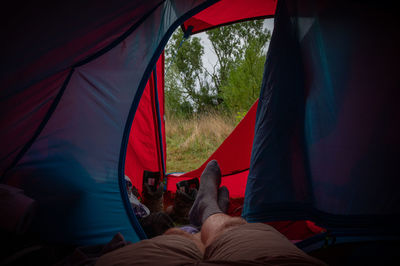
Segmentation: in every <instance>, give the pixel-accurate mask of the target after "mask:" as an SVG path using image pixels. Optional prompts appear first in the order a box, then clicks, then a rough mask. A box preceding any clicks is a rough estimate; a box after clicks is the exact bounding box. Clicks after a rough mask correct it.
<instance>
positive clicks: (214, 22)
mask: <svg viewBox="0 0 400 266" xmlns="http://www.w3.org/2000/svg"><path fill="white" fill-rule="evenodd" d="M276 3H277V0H247V1H243V0H221V1H219V2H217V3H216V4H214V5H212V6H211V7H209V8H207V9H205V10H203V11H202V12H200V13H198V14H196V15H195V16H193V17H191V18H190V19H188V20H186V21H185V23H184V24H183V25H182V28H183V31H186V30H187V29H188V27H190V26H192V27H193V29H192V31H191V33H192V34H193V33H198V32H201V31H205V30H209V29H212V28H215V27H217V26H221V25H225V24H231V23H234V22H239V21H244V20H250V19H259V18H267V17H273V15H274V14H275V9H276Z"/></svg>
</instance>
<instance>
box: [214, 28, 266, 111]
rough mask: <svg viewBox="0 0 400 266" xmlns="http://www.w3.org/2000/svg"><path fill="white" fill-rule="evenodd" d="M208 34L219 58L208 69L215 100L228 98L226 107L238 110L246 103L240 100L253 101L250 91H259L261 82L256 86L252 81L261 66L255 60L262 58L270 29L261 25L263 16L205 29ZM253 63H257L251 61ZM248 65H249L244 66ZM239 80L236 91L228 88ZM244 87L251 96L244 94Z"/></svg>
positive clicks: (256, 79)
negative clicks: (258, 18) (215, 94)
mask: <svg viewBox="0 0 400 266" xmlns="http://www.w3.org/2000/svg"><path fill="white" fill-rule="evenodd" d="M207 35H208V38H209V39H210V41H211V45H212V48H213V50H214V52H215V54H216V55H217V58H218V65H217V66H215V67H214V72H213V73H209V75H210V76H211V77H212V80H213V82H214V86H215V88H216V91H217V95H218V103H222V102H225V101H228V102H227V103H225V107H228V109H230V110H232V111H234V110H241V109H242V108H245V106H248V104H244V103H243V101H247V102H254V100H253V99H254V97H253V95H254V94H258V91H259V87H260V85H261V84H258V86H257V85H255V83H257V82H258V80H259V72H261V75H262V69H263V64H261V65H260V64H259V62H258V60H259V59H261V60H262V62H263V61H264V59H263V57H264V55H265V54H264V53H263V48H264V46H265V44H266V42H267V41H268V40H269V39H270V37H271V35H270V32H269V31H268V30H266V29H264V28H263V20H253V21H247V22H242V23H237V24H233V25H229V26H225V27H220V28H216V29H213V30H210V31H208V32H207ZM253 63H256V65H255V66H254V65H251V64H253ZM250 65H251V68H252V69H251V70H247V69H246V67H249V66H250ZM255 68H259V69H257V70H256V69H255ZM242 71H245V73H242ZM241 79H244V80H243V81H241ZM249 82H250V84H251V86H249V87H248V88H247V89H246V87H245V86H244V85H245V84H246V83H249ZM239 84H240V86H241V87H240V88H239V89H236V91H235V92H232V93H231V92H229V91H228V90H230V89H232V88H234V86H236V85H239ZM239 91H240V93H239ZM246 91H247V92H248V94H250V96H248V95H246ZM253 91H254V92H253ZM255 91H257V93H255ZM235 97H236V98H235ZM249 97H250V99H248V100H246V98H249ZM235 101H238V103H236V102H235ZM248 107H250V106H248ZM238 108H239V109H238Z"/></svg>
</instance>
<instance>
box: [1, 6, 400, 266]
mask: <svg viewBox="0 0 400 266" xmlns="http://www.w3.org/2000/svg"><path fill="white" fill-rule="evenodd" d="M92 5H93V3H91V1H84V2H81V1H67V2H65V1H64V2H59V3H57V4H53V5H49V4H48V3H45V1H37V2H35V3H27V4H24V5H22V6H20V5H16V4H12V5H10V6H9V7H7V12H6V13H7V14H6V16H4V17H2V19H5V21H4V23H3V25H7V26H6V27H3V28H2V31H4V32H3V36H7V41H5V42H2V44H1V45H2V50H3V51H4V53H3V57H2V71H1V76H0V84H1V86H0V88H1V94H0V100H1V104H0V108H1V111H0V113H1V119H0V122H1V132H0V134H1V138H0V139H1V149H0V170H1V177H2V183H3V184H4V185H7V186H11V187H13V188H16V189H17V190H16V191H19V192H18V193H21V191H23V192H24V193H25V195H26V196H27V197H29V198H31V199H33V200H34V201H35V202H36V211H35V213H34V216H33V217H32V222H31V224H30V227H29V233H30V234H32V235H34V236H36V237H39V238H40V239H41V241H45V242H46V243H56V244H66V245H75V246H82V245H95V244H101V243H107V242H108V241H110V239H111V238H112V237H113V236H114V235H115V234H116V233H117V232H120V233H121V234H122V235H123V236H124V237H125V238H126V239H127V240H128V241H131V242H137V241H140V240H141V239H144V238H146V235H145V234H144V232H143V229H142V228H141V226H140V224H139V222H138V220H137V219H136V217H135V216H134V214H133V212H132V209H131V207H130V204H129V200H128V195H127V193H126V187H125V181H124V175H125V174H126V175H127V176H129V177H130V178H131V181H132V183H133V184H134V185H135V187H137V188H138V189H140V188H141V185H142V182H143V181H142V180H141V178H142V177H143V173H144V171H147V172H151V173H156V172H158V173H160V178H161V179H164V178H166V179H167V181H168V182H167V187H166V190H167V192H168V191H174V190H175V189H176V183H177V182H179V181H180V180H185V179H191V178H194V177H199V176H200V174H201V171H202V170H203V168H204V165H203V166H201V167H200V168H199V169H197V170H194V171H191V172H188V173H184V174H182V175H177V174H175V175H169V176H166V175H165V152H166V147H165V129H164V121H163V119H162V118H163V113H164V95H163V86H164V85H163V83H164V80H163V79H164V74H163V73H164V62H163V60H164V57H163V49H164V47H165V45H166V43H167V41H168V39H169V38H170V36H171V35H172V33H173V31H174V30H175V29H176V28H177V27H179V26H181V27H182V29H183V30H184V31H185V32H186V34H196V33H198V32H202V31H205V30H207V29H211V28H214V27H217V26H221V25H226V24H230V23H234V22H238V21H244V20H246V19H254V18H268V17H274V18H275V20H274V31H273V34H272V38H271V42H270V45H269V50H268V54H267V57H266V63H265V69H264V77H263V83H262V85H261V92H260V97H259V101H258V103H257V105H255V106H253V107H252V109H251V110H250V111H249V112H248V113H249V114H248V116H249V117H246V118H245V119H243V121H242V122H241V123H240V124H239V125H238V127H237V128H236V129H235V130H234V132H233V133H232V134H231V135H230V136H229V137H228V138H227V140H226V141H225V142H224V143H223V144H222V145H221V147H219V148H218V149H217V150H216V152H215V153H214V154H213V155H212V156H211V157H210V159H217V160H218V162H219V164H220V166H221V170H222V175H223V181H222V182H223V185H226V186H227V187H228V188H229V190H230V192H231V197H232V200H233V199H234V198H241V199H243V203H241V202H240V201H239V202H236V203H237V206H238V207H237V208H235V210H236V211H237V212H239V211H240V210H241V212H240V213H241V215H242V216H243V217H244V218H245V219H246V220H247V221H249V222H268V223H275V224H274V225H275V226H276V228H278V229H279V230H280V231H281V232H284V233H285V230H286V234H287V235H288V233H289V231H291V230H292V229H293V230H294V231H295V232H301V230H302V228H303V229H304V228H306V229H307V230H308V232H310V235H311V234H312V235H314V234H316V235H315V236H314V237H311V238H307V236H308V235H307V236H303V237H305V238H306V239H304V238H302V237H300V236H293V237H290V238H291V239H292V240H302V241H299V242H298V243H296V244H297V245H298V246H299V247H301V248H302V249H303V250H305V251H307V252H315V251H313V250H316V251H321V250H323V251H324V252H325V251H326V252H325V253H324V252H320V253H319V255H320V256H321V257H324V259H326V261H327V262H328V263H329V262H332V263H333V264H335V263H336V264H341V262H342V264H343V260H342V261H341V262H339V261H334V260H333V258H335V259H338V258H339V257H340V256H335V254H342V255H343V254H344V255H343V256H342V257H341V258H345V259H348V260H347V262H349V261H350V262H351V261H353V262H354V261H357V262H360V261H366V262H371V261H374V257H373V256H372V254H371V253H370V252H366V251H367V250H370V249H373V250H375V251H376V252H378V253H379V254H381V255H382V256H380V257H379V256H378V257H379V259H381V260H386V259H387V258H389V259H390V258H393V257H394V256H395V253H394V252H393V247H398V245H399V235H400V233H399V229H398V224H399V222H400V210H399V206H400V204H399V202H400V195H399V193H398V185H399V181H398V176H399V175H398V169H397V165H398V158H400V154H399V151H400V142H399V137H398V136H399V135H400V134H399V131H400V129H399V125H400V123H399V122H400V111H399V110H400V109H399V108H398V104H397V101H398V99H399V98H400V97H399V96H400V95H399V90H398V84H400V83H399V76H398V73H397V65H398V62H399V59H400V55H399V52H398V47H399V46H400V40H399V36H398V34H397V31H398V28H397V26H396V25H397V23H396V22H397V16H396V13H395V10H396V9H395V8H394V7H393V6H392V3H391V2H390V1H383V2H380V3H379V4H377V3H375V2H372V1H329V0H327V1H284V0H280V1H275V0H246V1H244V0H230V1H228V0H220V1H216V0H195V1H184V0H165V1H157V0H154V1H153V0H149V1H129V2H126V1H119V0H116V1H112V2H110V3H107V5H103V6H101V5H99V4H97V5H96V8H93V6H92ZM77 10H79V11H80V13H79V14H80V15H79V16H76V15H75V14H76V11H77ZM205 163H207V162H205ZM16 193H17V192H16ZM18 193H17V194H18ZM18 202H19V203H22V202H23V201H15V203H14V204H15V205H12V206H25V207H26V206H27V205H29V202H30V201H25V205H23V204H22V205H17V204H18ZM5 206H6V204H3V203H2V205H1V207H2V208H5ZM7 206H9V205H7ZM241 206H242V207H241ZM21 208H22V207H21ZM241 208H242V209H241ZM13 209H14V210H18V207H15V208H13ZM21 210H22V209H21ZM9 212H10V213H9ZM4 213H7V215H8V214H9V215H8V216H9V218H11V217H16V216H12V215H17V213H18V212H13V213H12V214H11V210H10V207H9V208H8V209H7V208H5V210H4ZM4 221H5V220H2V226H3V225H4V226H9V227H7V228H8V229H10V228H11V229H10V230H11V231H12V230H13V229H12V226H14V225H13V224H12V223H7V224H6V223H4ZM7 221H11V219H9V220H7ZM296 221H303V222H296ZM307 221H313V222H314V223H315V224H316V225H317V227H314V224H313V223H311V222H307ZM5 224H6V225H5ZM2 228H3V227H2ZM320 228H325V229H324V230H326V231H325V232H324V233H322V234H320V233H319V230H320ZM14 229H15V228H14ZM289 229H290V230H289ZM299 235H300V234H299ZM299 238H300V239H299ZM324 247H327V249H324ZM344 251H346V252H344ZM314 254H315V253H314ZM360 254H362V255H360ZM317 255H318V254H317Z"/></svg>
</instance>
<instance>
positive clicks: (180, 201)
mask: <svg viewBox="0 0 400 266" xmlns="http://www.w3.org/2000/svg"><path fill="white" fill-rule="evenodd" d="M196 194H197V189H190V190H189V193H186V192H184V191H181V190H177V191H176V194H175V199H174V205H173V206H170V207H169V208H168V209H167V213H169V215H170V216H171V218H172V220H173V221H174V222H175V224H177V225H187V224H189V223H190V222H189V211H190V208H191V207H192V205H193V203H194V200H195V199H196ZM171 207H172V208H171Z"/></svg>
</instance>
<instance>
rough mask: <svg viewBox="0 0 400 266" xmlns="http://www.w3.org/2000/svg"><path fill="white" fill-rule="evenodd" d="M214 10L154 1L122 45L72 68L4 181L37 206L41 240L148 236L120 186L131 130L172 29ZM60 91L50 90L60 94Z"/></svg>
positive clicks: (198, 3) (85, 241)
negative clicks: (146, 84) (49, 110)
mask: <svg viewBox="0 0 400 266" xmlns="http://www.w3.org/2000/svg"><path fill="white" fill-rule="evenodd" d="M212 3H213V1H208V2H207V1H190V2H188V1H164V2H162V3H161V2H160V1H152V2H151V5H149V6H148V5H146V7H147V10H149V12H147V13H144V14H145V16H142V15H143V13H142V12H143V10H139V11H140V12H139V11H138V12H139V14H141V16H140V17H139V18H140V19H139V20H134V21H133V25H131V27H130V28H129V32H128V33H129V34H124V35H123V37H124V38H122V39H117V40H118V41H119V42H114V43H111V44H110V45H109V46H107V47H105V48H104V50H100V51H97V52H96V53H95V54H94V56H90V57H89V59H84V60H83V61H81V62H78V63H76V64H74V65H72V66H70V67H72V68H71V70H70V71H69V72H68V73H69V76H68V82H66V83H65V84H64V86H63V87H62V92H61V93H60V94H59V95H60V97H58V98H59V99H58V100H59V101H58V102H57V104H56V106H55V107H54V108H52V109H51V111H52V112H50V113H47V115H45V117H48V120H47V121H46V123H45V124H44V125H43V126H42V127H41V128H40V131H39V132H38V134H37V136H36V137H35V138H34V139H33V141H32V143H31V145H30V146H29V148H28V149H27V150H26V153H24V154H23V156H21V158H20V159H19V161H18V162H17V163H16V165H15V166H13V167H12V168H11V169H9V170H8V171H7V172H6V176H3V178H4V179H3V181H5V182H6V183H8V184H10V185H14V186H17V187H19V188H22V189H23V190H24V191H25V193H26V194H27V195H28V196H30V197H31V198H33V199H35V200H36V201H37V202H38V206H39V208H38V212H37V215H36V216H35V220H34V221H33V225H32V231H33V232H34V233H37V234H40V236H41V238H42V239H44V240H46V241H50V242H56V243H57V242H60V243H70V244H77V245H91V244H98V243H106V242H108V241H109V240H110V239H111V238H112V236H113V235H115V234H116V233H117V232H120V233H121V234H123V235H124V237H125V239H126V240H127V241H132V242H136V241H139V240H140V239H142V238H144V237H145V235H144V233H143V230H142V229H141V227H140V225H139V224H138V223H137V220H136V218H135V217H134V215H133V212H132V210H131V208H130V206H129V201H128V200H127V196H126V190H125V187H124V185H123V184H124V183H123V182H120V181H121V180H122V181H123V180H124V171H123V166H124V164H123V162H124V161H123V158H124V155H125V152H126V141H127V139H128V136H129V130H130V125H131V124H132V119H133V115H134V112H135V110H136V107H137V104H138V101H139V99H140V96H141V93H142V91H143V89H144V86H145V83H146V82H147V79H148V78H149V76H150V72H151V70H152V69H153V68H154V64H155V62H156V60H157V58H158V56H159V55H160V54H161V52H162V49H163V47H164V45H165V44H166V41H167V40H168V38H169V36H170V35H171V34H172V32H173V30H174V29H175V28H177V27H178V26H179V25H180V23H182V22H183V20H184V19H185V17H189V16H190V14H193V13H194V12H198V11H200V10H201V9H204V8H205V7H207V5H210V4H212ZM149 7H150V8H149ZM58 63H59V62H58ZM42 74H43V73H42ZM63 77H64V78H66V77H65V76H63ZM60 87H61V86H60ZM60 87H57V88H54V87H51V86H49V87H47V88H46V89H47V90H51V92H52V91H56V93H58V91H57V90H56V89H60ZM14 93H15V92H14ZM50 95H52V94H50ZM51 97H53V98H52V99H54V98H55V96H54V95H53V96H51ZM2 99H3V100H4V99H5V98H2ZM24 100H26V101H28V102H29V99H24ZM30 104H31V105H34V103H33V102H30ZM133 130H134V129H133ZM8 137H10V136H8ZM3 140H4V139H3ZM3 140H2V141H3ZM121 140H122V141H121ZM19 141H21V140H19ZM22 141H23V140H22ZM22 141H21V144H25V143H26V142H25V143H23V142H22ZM5 168H6V167H5ZM3 171H4V168H3V167H2V174H4V172H3Z"/></svg>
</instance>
